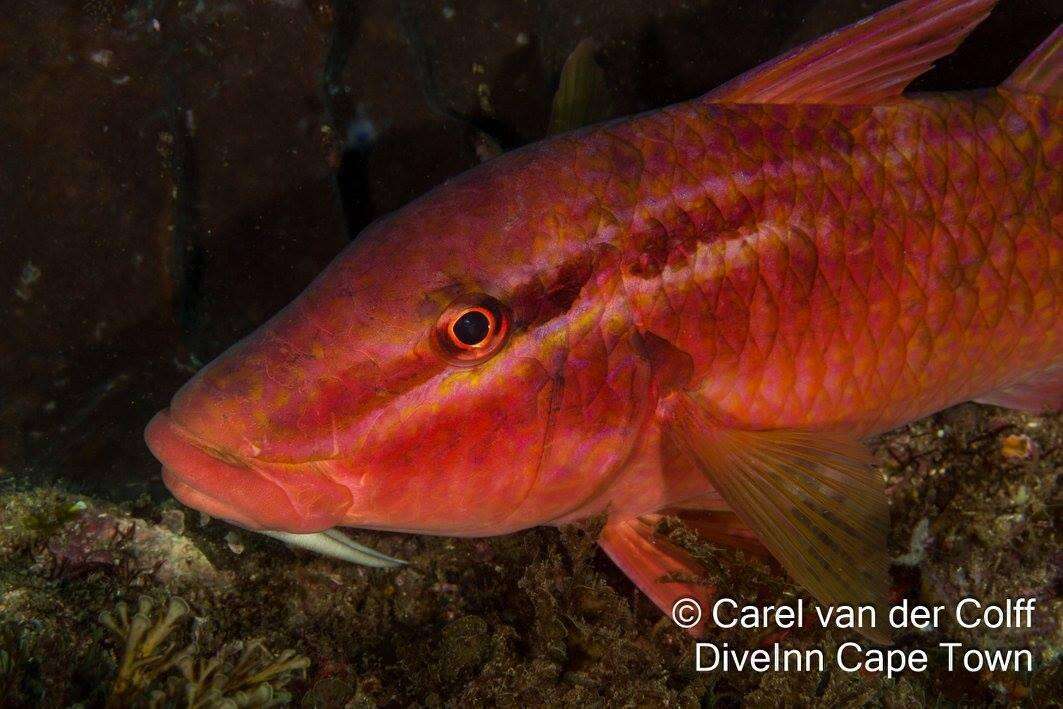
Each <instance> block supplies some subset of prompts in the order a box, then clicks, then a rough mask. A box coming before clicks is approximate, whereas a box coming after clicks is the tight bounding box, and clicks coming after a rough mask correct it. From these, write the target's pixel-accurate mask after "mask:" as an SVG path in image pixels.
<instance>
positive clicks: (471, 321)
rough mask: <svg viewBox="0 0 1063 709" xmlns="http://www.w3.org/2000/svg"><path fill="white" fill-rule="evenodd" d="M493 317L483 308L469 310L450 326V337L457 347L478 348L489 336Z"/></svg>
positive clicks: (493, 320)
mask: <svg viewBox="0 0 1063 709" xmlns="http://www.w3.org/2000/svg"><path fill="white" fill-rule="evenodd" d="M494 326H495V316H494V315H492V314H491V312H490V311H488V310H485V309H484V308H469V309H468V310H466V311H465V312H464V313H462V314H461V315H459V316H458V318H457V319H456V320H455V321H454V322H452V323H451V324H450V336H451V339H452V340H454V344H456V345H457V346H458V347H479V346H480V345H482V344H483V343H484V342H485V341H486V340H487V338H488V337H489V336H490V335H491V330H493V329H494Z"/></svg>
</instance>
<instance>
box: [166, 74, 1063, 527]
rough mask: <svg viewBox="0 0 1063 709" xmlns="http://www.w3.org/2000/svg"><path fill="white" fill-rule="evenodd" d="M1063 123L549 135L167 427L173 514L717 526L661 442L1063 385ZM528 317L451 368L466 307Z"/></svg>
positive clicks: (643, 126)
mask: <svg viewBox="0 0 1063 709" xmlns="http://www.w3.org/2000/svg"><path fill="white" fill-rule="evenodd" d="M1061 111H1063V102H1061V101H1059V100H1054V99H1049V98H1043V97H1035V96H1026V95H1017V94H1011V92H1007V91H1003V90H989V91H984V92H977V94H966V95H954V96H944V95H943V96H927V97H918V98H914V99H898V100H896V101H892V102H889V103H887V104H884V105H879V106H872V107H868V106H803V105H786V106H782V105H731V104H727V105H725V104H714V103H711V102H709V101H707V100H701V101H694V102H690V103H687V104H681V105H677V106H673V107H670V108H665V109H663V111H660V112H656V113H652V114H647V115H643V116H640V117H636V118H632V119H627V120H621V121H617V122H612V123H609V124H605V125H602V126H596V128H592V129H589V130H584V131H579V132H576V133H573V134H569V135H564V136H560V137H558V138H555V139H552V140H549V141H545V142H542V144H538V145H536V146H533V147H529V148H527V149H524V150H521V151H518V152H516V153H512V154H509V155H506V156H504V157H502V158H499V159H495V161H493V162H491V163H489V164H487V165H484V166H482V167H479V168H477V169H474V170H471V171H470V172H468V173H466V174H462V175H460V176H459V178H457V179H455V180H452V181H451V182H449V183H446V184H444V185H443V186H441V187H439V188H438V189H436V190H435V191H433V192H432V193H429V195H427V196H425V197H423V198H422V199H420V200H418V201H416V202H415V203H412V204H410V205H409V206H407V207H406V208H404V209H402V210H400V212H399V213H396V214H394V215H392V216H390V217H388V218H386V219H383V220H381V221H378V222H377V223H375V224H373V225H372V226H370V227H369V229H368V230H367V231H366V232H365V233H364V234H361V235H360V236H359V237H358V238H357V239H356V240H355V241H354V242H353V243H352V244H351V246H350V247H349V248H348V249H347V250H345V251H344V252H343V253H342V254H340V256H339V257H338V258H337V259H336V260H335V263H333V264H332V266H330V268H328V269H327V270H326V271H325V272H324V273H322V274H321V275H320V276H319V277H318V278H317V281H316V282H315V283H314V284H313V285H311V286H309V288H307V290H306V291H305V292H304V293H303V294H302V296H301V297H300V298H299V299H298V300H297V301H296V302H293V303H292V304H290V305H289V306H288V307H287V308H285V309H284V310H283V311H282V313H280V314H279V315H277V316H276V317H274V318H273V319H272V320H271V321H269V322H268V323H266V324H265V325H263V326H261V327H260V328H259V330H258V331H256V332H255V333H253V334H252V335H250V336H249V337H247V338H246V339H244V340H243V341H241V342H239V343H238V344H236V345H235V347H233V348H232V349H231V350H230V351H229V352H226V353H225V354H224V355H222V356H221V357H219V358H218V359H217V360H215V361H214V362H212V364H210V365H209V366H208V367H207V368H205V369H204V370H203V371H201V372H200V373H199V374H198V375H197V376H196V377H195V378H193V379H192V381H191V382H189V383H188V384H187V385H186V386H185V387H184V388H183V389H182V390H181V391H180V392H179V393H178V394H176V396H175V398H174V400H173V403H172V406H171V408H170V409H169V410H168V412H163V413H161V415H159V416H158V417H156V419H155V420H154V421H153V422H152V423H151V425H150V426H149V428H148V432H147V439H148V442H149V444H150V445H151V448H152V450H153V452H154V453H155V454H156V456H158V457H159V458H161V459H162V460H163V462H164V466H165V473H164V474H165V479H166V483H167V485H168V486H169V487H170V488H171V490H172V491H173V493H174V494H175V495H176V496H178V497H179V499H181V500H182V501H184V502H186V503H187V504H189V505H191V506H193V507H198V508H201V509H204V510H205V511H207V512H210V513H213V514H217V516H220V517H223V518H226V519H230V520H232V521H235V522H237V523H239V524H242V525H244V526H248V527H252V528H273V529H282V530H288V531H315V530H319V529H324V528H327V527H331V526H334V525H351V526H358V527H371V528H378V529H395V530H406V531H419V533H427V534H442V535H468V536H478V535H496V534H504V533H508V531H512V530H516V529H521V528H525V527H529V526H533V525H539V524H555V523H561V522H569V521H573V520H577V519H580V518H584V517H588V516H591V514H595V513H598V512H601V511H603V510H608V511H609V513H610V514H612V516H617V517H632V516H636V514H640V513H644V512H651V511H655V510H659V509H661V508H664V507H677V506H678V507H682V506H690V507H699V508H719V507H721V506H722V504H721V501H720V499H719V496H718V495H716V494H715V493H714V492H713V490H712V489H711V487H710V486H709V485H708V483H707V482H706V480H705V478H704V477H703V476H701V475H698V474H696V473H695V472H694V471H692V470H691V469H690V467H689V465H687V463H686V462H684V460H685V458H684V457H682V456H680V455H678V454H677V453H676V452H675V451H671V450H670V449H669V446H668V445H667V444H665V443H663V442H662V436H661V432H662V427H663V426H665V425H667V424H668V420H669V415H670V401H671V398H672V396H674V395H675V393H676V392H677V391H686V392H693V393H696V394H697V395H698V396H699V398H701V400H702V401H704V402H706V405H707V406H708V407H709V409H710V410H711V411H712V412H713V415H714V417H716V418H718V419H719V420H721V421H723V422H725V423H726V424H728V425H732V426H736V427H743V428H752V429H760V428H779V427H797V428H805V429H831V431H848V432H854V433H855V434H856V435H858V436H866V435H872V434H876V433H878V432H882V431H885V429H888V428H891V427H893V426H896V425H899V424H902V423H905V422H907V421H910V420H913V419H916V418H919V417H923V416H925V415H927V413H930V412H932V411H934V410H938V409H941V408H944V407H947V406H949V405H952V404H955V403H958V402H962V401H965V400H969V399H973V398H977V396H979V395H983V394H986V393H989V392H992V391H994V390H998V389H1000V388H1002V387H1007V386H1009V385H1011V384H1014V383H1017V382H1019V381H1022V379H1023V378H1024V377H1027V376H1028V375H1032V374H1035V373H1037V372H1043V371H1045V370H1047V369H1050V368H1051V367H1053V366H1059V365H1060V361H1061V343H1060V342H1061V335H1063V319H1061V297H1063V247H1061V238H1060V226H1061V220H1063V214H1061V206H1063V187H1061V180H1060V169H1061V161H1063V144H1061V137H1063V136H1061V130H1060V124H1061V121H1060V118H1061ZM465 293H487V294H489V296H491V297H493V298H495V299H497V300H499V301H501V302H502V303H504V304H505V305H506V307H508V308H509V310H510V318H511V327H510V332H509V334H508V336H507V340H506V342H505V343H504V345H503V347H502V349H501V350H500V351H499V352H497V353H496V354H494V355H493V356H491V357H490V358H488V359H486V360H485V361H482V362H478V364H475V365H474V366H471V367H456V366H454V365H453V364H451V362H450V361H448V360H446V358H445V357H443V356H441V355H440V353H439V352H438V351H437V350H436V349H434V348H433V347H432V336H431V334H432V332H433V330H434V328H435V327H436V326H437V320H438V319H439V318H440V317H441V314H442V313H443V311H444V309H445V308H446V307H448V305H449V304H450V303H451V302H452V301H454V300H455V299H458V298H460V297H461V296H462V294H465Z"/></svg>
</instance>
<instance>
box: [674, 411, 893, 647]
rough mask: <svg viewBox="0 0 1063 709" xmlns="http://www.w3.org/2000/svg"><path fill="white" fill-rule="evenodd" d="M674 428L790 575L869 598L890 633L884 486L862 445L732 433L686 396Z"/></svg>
mask: <svg viewBox="0 0 1063 709" xmlns="http://www.w3.org/2000/svg"><path fill="white" fill-rule="evenodd" d="M678 402H679V403H678V405H677V410H676V414H675V418H674V422H673V425H672V427H671V429H670V432H671V433H672V435H674V436H675V437H676V438H677V439H678V440H677V442H678V443H679V444H680V445H682V446H684V447H686V448H687V449H688V450H689V451H691V453H692V454H693V457H694V459H695V460H696V461H697V462H698V465H699V467H700V468H701V470H702V472H703V473H704V474H705V475H706V476H707V477H708V478H709V479H710V482H712V484H713V485H714V486H715V487H716V489H717V490H718V491H719V492H720V494H721V495H722V496H723V498H724V500H726V501H727V503H728V504H729V505H730V506H731V507H732V508H733V509H734V511H735V512H736V513H737V514H738V517H739V518H740V519H741V520H742V521H743V522H744V523H745V524H747V525H748V526H749V528H750V529H752V530H753V531H754V532H755V533H756V534H757V536H758V537H759V538H760V540H761V541H762V542H763V544H764V546H765V547H767V549H768V550H769V551H770V552H771V553H772V555H773V556H775V558H776V559H777V560H778V561H779V563H781V564H782V565H783V567H784V568H785V569H786V570H787V572H789V574H790V575H791V576H792V577H793V578H794V580H795V581H797V582H798V583H800V584H801V585H803V586H805V587H806V588H807V589H808V590H809V591H810V592H811V593H812V595H813V596H815V597H816V598H817V599H818V600H819V601H820V602H822V603H826V604H830V605H838V604H870V605H874V606H875V607H876V609H877V617H878V618H879V621H880V622H879V627H878V629H877V630H875V631H871V630H866V629H865V632H867V634H868V635H869V636H870V637H872V638H874V639H876V640H880V641H885V640H886V639H887V638H888V635H887V631H886V618H885V616H884V615H883V613H884V609H885V600H886V592H887V590H888V588H889V561H888V557H887V550H886V540H887V532H888V525H889V506H888V502H887V499H886V494H885V488H884V485H883V484H882V481H881V480H878V479H877V476H876V475H875V473H874V471H873V470H872V468H871V467H870V454H869V453H868V452H867V449H866V448H864V446H862V445H861V444H860V443H859V442H857V441H855V440H848V439H846V438H845V437H843V436H838V435H832V434H825V433H821V432H805V431H793V430H775V431H737V430H732V429H727V428H725V427H722V426H720V425H718V424H717V423H716V422H714V421H713V420H712V419H711V417H710V416H708V414H706V413H705V412H704V411H703V410H702V407H701V406H699V405H698V403H697V402H696V401H695V400H694V399H693V397H691V396H689V395H684V396H682V397H680V398H679V400H678Z"/></svg>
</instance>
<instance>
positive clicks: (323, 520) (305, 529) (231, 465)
mask: <svg viewBox="0 0 1063 709" xmlns="http://www.w3.org/2000/svg"><path fill="white" fill-rule="evenodd" d="M144 438H145V440H146V441H147V444H148V447H149V448H150V449H151V452H152V453H153V454H154V455H155V457H156V458H158V459H159V461H161V462H162V465H163V472H162V475H163V482H164V483H166V486H167V487H168V488H169V489H170V491H171V492H172V493H173V495H174V497H176V498H177V499H178V500H180V501H181V502H182V503H184V504H186V505H188V506H189V507H192V508H195V509H197V510H201V511H203V512H206V513H207V514H209V515H211V516H214V517H220V518H222V519H225V520H228V521H230V522H233V523H235V524H238V525H240V526H242V527H246V528H248V529H255V530H273V531H284V532H293V533H300V534H302V533H312V532H319V531H321V530H324V529H329V528H331V527H333V526H335V525H336V524H338V523H339V522H340V521H341V520H342V518H343V516H344V514H345V512H346V511H347V509H348V508H349V507H350V506H351V494H350V491H349V490H348V489H347V488H346V487H344V486H342V485H340V484H338V483H336V482H334V481H333V480H331V479H330V478H329V477H328V474H327V471H325V470H323V469H322V468H321V466H322V464H319V463H314V462H309V463H300V464H280V463H270V462H261V461H256V460H255V459H253V458H249V457H246V456H243V455H239V454H236V453H232V452H229V451H227V450H224V449H222V448H219V447H215V446H213V445H212V444H211V442H209V441H205V440H202V439H201V438H197V437H195V436H193V435H192V434H191V433H189V432H188V430H186V429H185V428H183V427H181V426H180V425H178V424H177V423H175V422H174V420H173V418H172V417H171V416H170V414H169V412H168V411H162V412H160V413H158V414H156V416H155V418H153V419H152V420H151V422H150V423H149V424H148V427H147V429H146V430H145V432H144Z"/></svg>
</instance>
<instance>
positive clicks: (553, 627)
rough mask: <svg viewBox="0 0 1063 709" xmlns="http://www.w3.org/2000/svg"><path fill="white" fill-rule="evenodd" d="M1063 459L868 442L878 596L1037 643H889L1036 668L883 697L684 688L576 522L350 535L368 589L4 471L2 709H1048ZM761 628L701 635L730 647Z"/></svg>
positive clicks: (795, 681) (923, 441) (919, 639)
mask: <svg viewBox="0 0 1063 709" xmlns="http://www.w3.org/2000/svg"><path fill="white" fill-rule="evenodd" d="M1061 443H1063V420H1061V418H1060V417H1058V416H1049V417H1035V416H1030V415H1025V414H1017V413H1013V412H1006V411H1002V410H998V409H993V408H989V407H980V406H977V405H974V404H969V405H964V406H961V407H957V408H955V409H951V410H949V411H946V412H943V413H941V414H939V415H937V416H935V417H932V418H930V419H926V420H924V421H920V422H918V423H915V424H913V425H911V426H909V427H907V428H904V429H902V430H900V431H897V432H895V433H892V434H889V435H887V436H885V437H883V438H882V439H881V440H880V441H879V442H878V443H877V445H876V446H875V450H876V464H877V465H878V466H879V468H880V469H881V470H882V471H883V473H884V474H885V475H886V476H887V480H888V487H889V491H890V499H891V503H892V514H891V517H892V532H891V536H890V555H891V558H892V559H893V560H894V564H893V580H894V598H895V600H899V599H901V598H907V599H909V600H911V601H912V602H917V603H923V604H928V605H929V604H944V605H946V606H950V607H951V606H954V605H955V603H956V602H957V601H958V600H960V599H961V598H964V597H975V598H978V599H981V600H983V601H985V602H1003V601H1004V599H1006V598H1009V597H1010V598H1015V597H1034V598H1036V599H1037V610H1036V612H1035V614H1034V616H1033V617H1034V623H1033V624H1032V627H1028V628H1018V629H1010V630H1009V629H1000V630H984V629H983V630H978V629H975V630H970V629H963V628H960V627H958V626H957V625H956V624H955V622H952V621H951V620H949V621H946V622H944V623H943V624H942V626H941V627H940V628H938V629H936V630H934V631H931V632H920V631H908V632H900V633H898V634H897V635H896V638H895V640H896V642H895V645H894V647H897V648H902V649H903V648H914V647H925V648H933V647H935V646H936V645H937V643H938V642H941V641H942V640H949V641H958V642H962V643H963V644H964V645H965V646H966V647H976V648H987V649H993V648H1001V647H1027V648H1031V649H1032V650H1033V652H1034V655H1035V658H1036V662H1035V670H1034V671H1033V672H1032V673H1029V672H1014V671H997V672H987V671H983V672H981V673H969V672H965V671H957V672H948V671H947V670H946V669H945V666H944V663H943V662H942V661H941V658H940V657H934V652H933V651H930V654H931V660H932V661H931V663H930V666H929V668H928V669H927V670H926V671H925V672H918V673H915V672H907V673H901V674H900V676H897V677H893V678H887V677H885V676H884V675H883V674H882V673H872V672H856V673H846V672H842V671H839V670H838V669H837V668H836V667H832V663H828V669H827V670H826V671H824V672H818V671H817V672H804V673H800V672H767V673H753V672H748V671H746V672H734V671H732V672H721V671H714V672H700V673H699V672H696V671H695V667H694V657H693V651H694V640H693V639H692V638H691V637H690V636H688V635H687V634H685V633H684V632H683V631H682V630H680V629H678V628H677V627H675V626H674V625H673V624H672V623H671V621H669V620H667V619H665V618H663V617H662V616H661V614H660V613H659V612H658V611H657V610H656V609H655V608H654V607H652V605H651V604H650V603H649V602H648V601H647V600H646V599H645V598H644V597H642V596H641V595H640V594H639V592H638V591H637V590H636V589H635V588H634V587H633V586H632V585H631V584H630V582H628V581H627V580H626V579H625V578H624V577H623V576H622V575H621V574H620V573H619V572H618V571H617V570H616V569H615V568H613V567H612V566H611V564H610V562H609V561H608V559H606V558H605V557H604V555H603V554H602V553H601V552H600V551H598V550H597V548H596V546H595V544H594V534H595V529H594V527H593V525H588V526H586V527H574V528H566V529H561V530H554V529H536V530H531V531H528V532H525V533H521V534H514V535H510V536H506V537H499V538H491V539H460V540H459V539H449V538H433V537H418V536H405V535H390V534H387V535H386V534H372V533H365V534H359V535H358V537H359V538H360V539H362V541H367V542H369V543H371V544H372V545H373V546H374V547H376V548H378V549H380V550H382V551H384V552H386V553H388V554H392V555H395V556H399V557H402V558H404V559H407V560H409V562H410V563H409V564H408V565H407V566H405V567H403V568H401V569H399V570H397V571H376V570H369V569H366V568H363V567H356V566H352V565H348V564H345V563H342V562H338V561H334V560H329V559H325V558H321V557H317V556H314V555H312V554H309V553H306V552H300V551H293V550H290V549H288V548H286V547H284V546H282V545H281V544H279V543H277V542H274V541H272V540H268V539H265V538H262V537H259V536H256V535H253V534H250V533H247V532H243V531H238V530H235V529H234V528H233V527H230V526H228V525H226V524H224V523H221V522H219V521H210V520H207V519H205V518H203V517H202V516H201V515H199V514H198V513H196V512H194V511H191V510H188V509H185V508H182V507H181V506H180V505H179V504H177V503H175V502H165V503H163V504H161V505H160V504H158V503H156V502H154V501H152V500H151V499H150V498H146V497H145V498H144V499H141V500H138V501H130V502H123V503H121V504H114V503H107V502H103V501H101V500H98V499H94V498H90V497H87V496H84V495H78V494H73V493H71V492H68V491H65V490H63V489H62V488H61V487H57V486H49V487H27V486H26V485H23V484H20V482H19V480H18V479H17V478H15V477H14V476H11V475H8V476H7V477H6V478H4V479H3V481H2V488H0V696H3V702H4V703H5V704H6V705H12V706H19V705H25V706H40V705H43V706H69V705H72V704H81V705H85V706H97V705H101V704H105V703H106V704H109V705H110V706H129V705H132V706H186V705H187V706H269V705H271V704H273V703H285V702H291V703H293V704H294V705H297V706H321V707H324V706H380V705H386V706H411V705H417V706H444V705H445V706H475V705H503V706H536V705H581V706H596V705H597V706H603V705H608V706H613V705H627V706H632V705H637V706H691V707H696V706H717V705H721V706H731V705H737V704H739V703H740V702H741V703H744V704H746V705H750V706H760V705H791V706H838V705H851V706H860V705H871V706H897V707H900V706H912V705H913V704H916V705H932V706H949V705H971V704H990V703H992V704H1000V705H1015V704H1020V705H1027V706H1051V705H1053V704H1056V705H1058V702H1059V698H1060V696H1063V695H1061V689H1063V687H1061V684H1060V680H1061V674H1060V659H1059V654H1060V648H1061V643H1063V635H1061V632H1063V631H1061V625H1060V619H1061V611H1063V604H1061V602H1060V599H1059V584H1060V549H1061V547H1060V529H1059V514H1058V510H1059V503H1060V477H1059V472H1060V467H1061V462H1063V455H1061V448H1060V445H1061ZM662 533H667V534H670V535H671V536H672V538H673V539H675V540H677V541H679V542H680V543H682V544H684V545H685V546H686V547H687V548H688V549H689V550H690V551H692V552H693V553H694V554H695V555H696V556H697V557H698V558H700V559H702V560H703V561H704V562H705V563H706V565H707V567H708V568H710V569H712V572H713V574H714V575H715V576H716V579H715V581H716V583H717V585H718V587H719V588H721V589H725V590H726V592H727V593H728V594H729V595H731V596H733V597H735V598H737V599H739V600H740V601H748V602H751V603H759V604H770V603H793V602H794V600H795V598H796V596H797V595H798V594H800V593H801V592H800V590H799V589H797V588H795V587H794V586H792V585H791V584H789V583H788V582H786V581H785V580H783V579H782V578H781V577H779V576H778V575H777V573H775V572H773V571H772V570H770V569H768V568H766V567H765V566H763V565H762V564H761V563H760V562H758V561H756V560H755V559H752V558H750V557H745V556H744V555H742V553H741V552H735V551H723V550H720V549H714V548H712V547H709V546H706V545H704V544H700V543H698V542H697V541H696V539H694V538H693V537H692V536H690V535H687V534H685V533H684V530H683V528H682V527H681V526H679V525H670V526H669V527H668V528H667V529H664V530H662ZM167 614H169V615H167ZM138 624H139V625H138ZM134 626H136V627H139V629H140V630H139V633H140V634H139V635H136V634H135V633H132V632H131V631H130V629H131V628H133V627H134ZM160 627H161V630H160ZM772 633H773V629H771V628H767V629H764V630H760V631H749V630H745V631H741V630H728V631H720V630H718V631H714V632H713V636H712V637H713V639H714V640H715V641H716V642H728V643H729V645H730V646H731V647H732V648H742V647H757V646H758V643H760V642H761V641H762V640H763V639H764V638H765V637H767V636H768V635H771V634H772ZM131 635H132V636H134V637H133V640H132V641H131V640H130V637H131ZM153 636H154V637H153ZM847 639H849V640H851V639H859V638H858V637H857V636H851V635H850V634H849V633H847V632H845V631H840V630H837V629H833V630H829V631H827V630H821V629H815V628H804V629H801V630H795V631H791V632H790V633H789V634H787V635H786V636H785V637H784V639H783V643H784V645H785V646H787V647H796V648H802V647H822V648H825V649H828V650H829V649H831V648H834V647H836V646H837V644H838V643H840V642H842V641H844V640H847ZM145 646H147V647H145ZM190 697H191V698H192V699H189V698H190ZM186 702H187V704H186Z"/></svg>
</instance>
